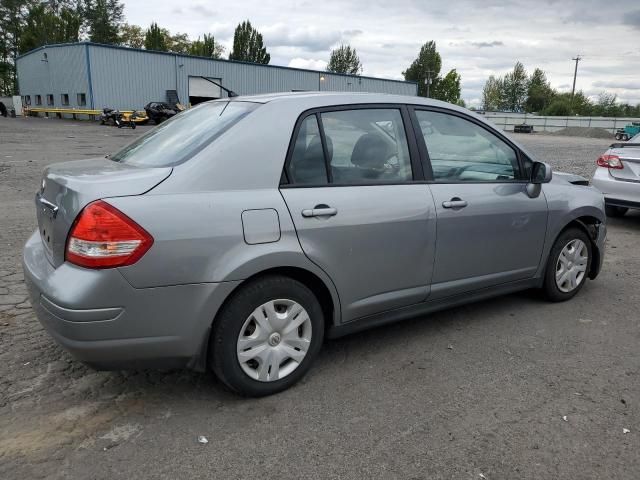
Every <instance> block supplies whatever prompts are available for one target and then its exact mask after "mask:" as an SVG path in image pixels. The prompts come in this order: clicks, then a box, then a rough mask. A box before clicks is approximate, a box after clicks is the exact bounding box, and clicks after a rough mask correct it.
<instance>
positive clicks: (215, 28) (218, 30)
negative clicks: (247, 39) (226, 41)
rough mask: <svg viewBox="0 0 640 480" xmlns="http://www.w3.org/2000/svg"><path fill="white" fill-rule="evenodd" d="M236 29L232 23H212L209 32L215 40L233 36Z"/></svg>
mask: <svg viewBox="0 0 640 480" xmlns="http://www.w3.org/2000/svg"><path fill="white" fill-rule="evenodd" d="M235 29H236V25H234V24H232V23H218V22H216V23H212V24H211V25H209V32H211V33H213V35H214V36H215V37H216V38H218V37H219V38H230V37H232V36H233V32H234V31H235Z"/></svg>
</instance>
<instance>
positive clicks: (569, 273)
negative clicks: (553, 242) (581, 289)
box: [556, 239, 589, 293]
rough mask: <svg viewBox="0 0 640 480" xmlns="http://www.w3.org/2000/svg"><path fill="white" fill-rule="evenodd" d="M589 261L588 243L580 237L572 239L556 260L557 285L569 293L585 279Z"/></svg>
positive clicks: (562, 290)
mask: <svg viewBox="0 0 640 480" xmlns="http://www.w3.org/2000/svg"><path fill="white" fill-rule="evenodd" d="M588 261H589V250H588V249H587V245H586V244H585V243H584V242H583V241H582V240H580V239H575V240H571V241H570V242H569V243H567V244H566V245H565V246H564V248H563V249H562V250H561V251H560V255H559V256H558V261H557V262H556V285H557V286H558V289H559V290H560V291H561V292H564V293H569V292H572V291H573V290H575V289H576V288H578V286H579V285H580V284H581V283H582V282H583V281H584V277H585V275H586V273H587V263H588Z"/></svg>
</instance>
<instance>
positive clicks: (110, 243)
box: [66, 200, 153, 268]
mask: <svg viewBox="0 0 640 480" xmlns="http://www.w3.org/2000/svg"><path fill="white" fill-rule="evenodd" d="M151 245H153V237H152V236H151V235H149V233H148V232H147V231H146V230H145V229H144V228H142V227H141V226H140V225H138V224H137V223H136V222H134V221H133V220H131V219H130V218H129V217H127V216H126V215H125V214H124V213H122V212H121V211H120V210H118V209H117V208H115V207H113V206H111V205H109V204H108V203H106V202H103V201H102V200H97V201H95V202H92V203H90V204H89V205H87V206H86V207H84V209H83V210H82V211H81V212H80V215H78V218H76V221H75V222H74V224H73V225H72V226H71V232H70V233H69V238H68V240H67V251H66V260H67V261H68V262H71V263H74V264H76V265H80V266H81V267H87V268H111V267H124V266H126V265H131V264H133V263H135V262H137V261H138V260H139V259H140V257H142V256H143V255H144V254H145V253H146V252H147V250H149V248H151Z"/></svg>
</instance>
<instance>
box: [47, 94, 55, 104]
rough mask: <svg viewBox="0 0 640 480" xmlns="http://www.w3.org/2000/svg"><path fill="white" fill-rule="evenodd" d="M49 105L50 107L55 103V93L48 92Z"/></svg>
mask: <svg viewBox="0 0 640 480" xmlns="http://www.w3.org/2000/svg"><path fill="white" fill-rule="evenodd" d="M47 105H49V106H50V107H51V106H53V105H55V102H54V100H53V93H47Z"/></svg>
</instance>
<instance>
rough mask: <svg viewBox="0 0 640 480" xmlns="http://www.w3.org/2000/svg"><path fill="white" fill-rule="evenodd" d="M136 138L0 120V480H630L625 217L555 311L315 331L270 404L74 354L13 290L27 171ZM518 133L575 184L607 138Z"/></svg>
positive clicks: (499, 302) (26, 220) (636, 248)
mask: <svg viewBox="0 0 640 480" xmlns="http://www.w3.org/2000/svg"><path fill="white" fill-rule="evenodd" d="M145 130H146V128H140V129H137V130H135V131H131V130H118V129H115V128H111V127H100V126H98V125H94V124H90V123H86V122H71V121H62V120H45V119H17V120H16V119H4V118H0V205H2V214H1V215H0V245H2V255H1V256H0V478H2V479H5V478H6V479H19V478H54V479H59V478H60V479H61V478H92V479H107V478H108V479H113V478H167V479H169V478H171V479H173V478H193V477H207V478H225V479H226V478H272V477H280V478H296V479H301V478H313V479H317V478H353V479H361V478H384V479H390V478H398V479H408V478H411V479H427V478H428V479H435V478H455V479H478V478H481V474H482V475H483V476H484V477H482V478H487V479H491V480H494V479H513V478H522V479H548V478H554V479H560V478H562V479H575V478H580V479H596V478H597V479H600V478H616V479H634V480H635V479H637V478H640V453H639V452H640V406H639V401H640V377H639V372H640V354H639V353H638V340H639V339H640V319H639V317H638V312H637V306H638V304H639V302H640V298H639V297H640V294H639V292H638V285H639V283H638V281H639V279H640V273H638V272H640V215H638V214H632V215H628V216H627V217H625V218H623V219H619V220H613V221H611V222H610V224H609V239H608V250H607V255H606V257H605V258H606V259H605V266H604V270H603V272H602V274H601V275H600V277H599V278H598V279H597V280H596V281H594V282H589V283H587V285H585V288H584V289H583V291H582V292H581V293H580V295H578V296H577V297H576V298H575V299H573V300H572V301H571V302H567V303H563V304H549V303H546V302H544V301H543V300H541V299H540V298H539V296H538V295H537V294H536V293H535V292H524V293H521V294H516V295H509V296H506V297H502V298H499V299H494V300H491V301H486V302H481V303H478V304H474V305H471V306H466V307H461V308H455V309H452V310H448V311H445V312H441V313H438V314H434V315H430V316H429V317H428V318H420V319H415V320H410V321H406V322H403V323H399V324H395V325H391V326H388V327H384V328H379V329H376V330H372V331H368V332H364V333H362V334H358V335H353V336H351V337H347V338H343V339H340V340H335V341H330V342H327V343H326V345H325V347H324V350H323V353H322V354H321V356H320V358H319V361H318V362H317V364H316V365H315V368H313V369H312V371H311V372H310V373H309V374H308V375H307V376H306V377H305V379H304V380H303V381H302V382H301V383H300V384H299V385H297V386H296V387H294V388H292V389H291V390H289V391H287V392H284V393H282V394H279V395H277V396H273V397H269V398H265V399H260V400H247V399H240V398H238V397H235V396H233V395H231V394H229V393H228V392H227V391H225V390H224V388H222V386H221V385H220V384H219V383H218V382H216V381H215V380H214V379H213V378H212V376H211V375H205V374H196V373H192V372H185V371H177V372H151V371H134V372H96V371H93V370H91V369H89V368H87V367H85V366H84V365H82V364H80V363H79V362H77V361H75V360H74V359H73V358H71V357H70V356H69V355H68V354H67V353H66V352H64V351H63V350H62V349H60V348H59V347H58V346H57V345H55V344H54V343H53V341H52V340H51V339H50V338H49V337H48V336H47V335H46V334H45V333H44V331H43V329H42V328H41V327H40V325H39V324H38V322H37V320H36V319H35V317H34V315H33V313H32V311H31V308H30V305H29V303H28V301H27V296H26V291H25V287H24V284H23V280H22V279H23V277H22V273H21V268H20V254H21V248H22V245H23V243H24V241H25V239H26V238H27V236H28V235H29V234H30V233H31V231H32V230H33V229H34V228H35V215H34V213H35V212H34V208H33V192H34V191H35V190H36V188H37V185H38V183H39V179H40V174H41V170H42V168H43V167H44V166H45V165H47V164H50V163H52V162H56V161H61V160H67V159H79V158H84V157H89V156H95V155H100V154H104V153H107V152H111V151H114V150H115V149H117V148H118V147H119V146H120V145H122V144H124V143H126V142H128V141H130V140H131V139H132V138H134V137H136V136H137V135H139V134H140V133H141V132H143V131H145ZM516 137H517V139H518V140H519V141H521V142H522V143H523V144H524V145H526V146H527V147H528V148H529V150H530V151H531V152H532V153H533V154H534V155H535V156H536V157H537V158H539V159H541V160H546V161H548V162H550V163H551V164H552V165H553V167H554V168H557V169H560V170H563V171H568V172H573V173H578V174H581V175H585V176H590V174H591V173H592V171H593V168H594V162H595V159H596V157H597V156H598V154H600V153H601V152H602V151H604V149H605V148H606V146H607V145H608V144H609V143H611V142H610V141H608V140H599V139H583V138H571V137H554V136H543V135H537V134H536V135H517V136H516ZM623 429H629V430H630V432H629V433H623ZM199 435H204V436H206V437H207V438H208V440H209V443H208V444H206V445H205V444H200V443H198V441H197V438H198V436H199Z"/></svg>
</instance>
